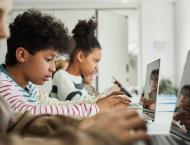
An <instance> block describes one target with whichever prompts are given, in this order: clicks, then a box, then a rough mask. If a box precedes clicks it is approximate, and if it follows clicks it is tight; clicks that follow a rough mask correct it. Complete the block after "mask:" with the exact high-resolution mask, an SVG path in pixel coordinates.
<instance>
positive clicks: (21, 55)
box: [16, 47, 28, 62]
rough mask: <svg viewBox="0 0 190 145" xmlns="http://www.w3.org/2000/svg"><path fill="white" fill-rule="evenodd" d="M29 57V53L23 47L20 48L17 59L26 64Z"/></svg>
mask: <svg viewBox="0 0 190 145" xmlns="http://www.w3.org/2000/svg"><path fill="white" fill-rule="evenodd" d="M27 57H28V51H26V50H25V49H24V48H23V47H18V48H17V49H16V59H17V60H18V61H19V62H25V61H26V59H27Z"/></svg>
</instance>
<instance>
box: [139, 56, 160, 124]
mask: <svg viewBox="0 0 190 145" xmlns="http://www.w3.org/2000/svg"><path fill="white" fill-rule="evenodd" d="M159 72H160V59H158V60H155V61H153V62H152V63H149V64H148V65H147V70H146V81H145V86H144V90H143V93H142V95H141V99H140V104H142V106H143V110H142V111H143V118H144V119H145V121H150V122H154V118H155V112H156V102H157V95H158V86H159Z"/></svg>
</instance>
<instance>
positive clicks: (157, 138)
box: [151, 135, 189, 145]
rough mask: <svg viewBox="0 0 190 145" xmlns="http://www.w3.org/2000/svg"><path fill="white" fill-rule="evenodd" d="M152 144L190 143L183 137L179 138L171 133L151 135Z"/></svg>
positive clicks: (184, 144)
mask: <svg viewBox="0 0 190 145" xmlns="http://www.w3.org/2000/svg"><path fill="white" fill-rule="evenodd" d="M151 140H152V145H189V144H188V143H186V142H184V141H183V140H182V139H178V138H176V137H174V136H169V135H153V136H151Z"/></svg>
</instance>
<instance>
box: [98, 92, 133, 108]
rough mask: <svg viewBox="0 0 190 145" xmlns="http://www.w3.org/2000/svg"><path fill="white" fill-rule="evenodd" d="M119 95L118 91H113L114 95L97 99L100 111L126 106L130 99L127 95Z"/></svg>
mask: <svg viewBox="0 0 190 145" xmlns="http://www.w3.org/2000/svg"><path fill="white" fill-rule="evenodd" d="M120 95H121V93H120V92H114V95H109V96H106V97H104V98H101V99H99V100H98V101H97V106H98V107H99V109H100V111H107V110H109V109H112V108H117V107H126V108H127V107H128V104H129V103H130V102H131V101H130V100H129V99H128V98H127V97H121V96H120Z"/></svg>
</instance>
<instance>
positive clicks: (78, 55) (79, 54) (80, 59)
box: [77, 51, 85, 62]
mask: <svg viewBox="0 0 190 145" xmlns="http://www.w3.org/2000/svg"><path fill="white" fill-rule="evenodd" d="M84 58H85V54H84V52H83V51H79V52H78V53H77V60H78V61H79V62H82V61H83V60H84Z"/></svg>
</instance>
